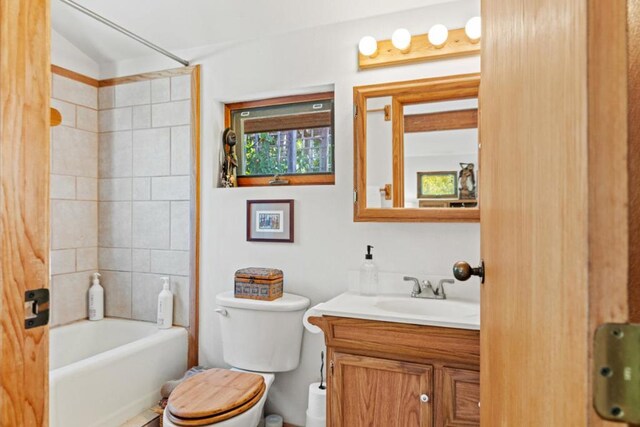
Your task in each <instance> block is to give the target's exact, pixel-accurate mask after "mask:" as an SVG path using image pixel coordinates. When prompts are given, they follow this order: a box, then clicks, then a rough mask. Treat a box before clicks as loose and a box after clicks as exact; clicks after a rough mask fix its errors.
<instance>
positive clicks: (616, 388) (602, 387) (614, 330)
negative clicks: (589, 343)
mask: <svg viewBox="0 0 640 427" xmlns="http://www.w3.org/2000/svg"><path fill="white" fill-rule="evenodd" d="M593 360H594V367H593V369H594V373H593V404H594V406H595V409H596V412H597V413H598V415H600V416H601V417H602V418H605V419H607V420H613V421H620V422H626V423H629V424H640V324H635V325H632V324H616V323H605V324H603V325H600V326H599V327H598V329H597V330H596V333H595V336H594V342H593Z"/></svg>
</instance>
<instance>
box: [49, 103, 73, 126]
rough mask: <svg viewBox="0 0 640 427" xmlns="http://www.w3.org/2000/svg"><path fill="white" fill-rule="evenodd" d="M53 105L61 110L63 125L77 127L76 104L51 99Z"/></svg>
mask: <svg viewBox="0 0 640 427" xmlns="http://www.w3.org/2000/svg"><path fill="white" fill-rule="evenodd" d="M51 107H53V108H55V109H56V110H58V111H59V112H60V115H61V116H62V123H61V125H62V126H70V127H72V128H73V127H76V106H75V105H74V104H70V103H68V102H64V101H60V100H59V99H51Z"/></svg>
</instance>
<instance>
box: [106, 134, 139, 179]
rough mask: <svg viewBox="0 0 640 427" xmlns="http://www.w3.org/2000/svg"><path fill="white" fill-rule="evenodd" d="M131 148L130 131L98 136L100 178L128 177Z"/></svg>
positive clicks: (129, 173) (129, 174)
mask: <svg viewBox="0 0 640 427" xmlns="http://www.w3.org/2000/svg"><path fill="white" fill-rule="evenodd" d="M132 146H133V145H132V142H131V132H130V131H125V132H112V133H103V134H100V157H99V159H100V161H99V163H98V166H99V169H100V178H120V177H130V176H131V161H132V160H131V159H132V149H133V148H132Z"/></svg>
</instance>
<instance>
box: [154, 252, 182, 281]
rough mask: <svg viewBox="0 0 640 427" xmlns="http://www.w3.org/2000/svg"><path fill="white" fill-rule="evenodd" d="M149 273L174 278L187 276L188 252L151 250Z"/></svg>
mask: <svg viewBox="0 0 640 427" xmlns="http://www.w3.org/2000/svg"><path fill="white" fill-rule="evenodd" d="M151 272H152V273H157V274H172V275H176V276H187V275H189V252H187V251H158V250H152V251H151Z"/></svg>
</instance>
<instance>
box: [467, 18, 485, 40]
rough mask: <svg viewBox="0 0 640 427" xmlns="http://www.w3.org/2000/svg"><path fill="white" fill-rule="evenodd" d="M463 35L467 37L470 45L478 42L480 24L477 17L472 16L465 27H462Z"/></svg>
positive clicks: (480, 29) (480, 31) (480, 30)
mask: <svg viewBox="0 0 640 427" xmlns="http://www.w3.org/2000/svg"><path fill="white" fill-rule="evenodd" d="M464 33H465V34H466V35H467V37H469V40H471V43H478V42H479V41H480V35H481V34H482V22H481V20H480V17H479V16H474V17H473V18H471V19H469V20H468V21H467V25H465V26H464Z"/></svg>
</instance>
